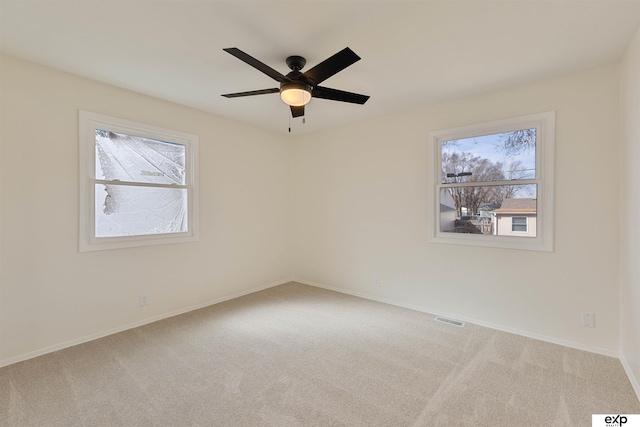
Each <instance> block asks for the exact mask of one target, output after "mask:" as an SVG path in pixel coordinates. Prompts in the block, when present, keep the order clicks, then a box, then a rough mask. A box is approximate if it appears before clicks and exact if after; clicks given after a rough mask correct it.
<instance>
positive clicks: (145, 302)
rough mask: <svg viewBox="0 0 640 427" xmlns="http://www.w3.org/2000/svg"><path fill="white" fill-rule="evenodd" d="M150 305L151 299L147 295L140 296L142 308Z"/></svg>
mask: <svg viewBox="0 0 640 427" xmlns="http://www.w3.org/2000/svg"><path fill="white" fill-rule="evenodd" d="M145 305H149V297H148V296H147V295H140V307H144V306H145Z"/></svg>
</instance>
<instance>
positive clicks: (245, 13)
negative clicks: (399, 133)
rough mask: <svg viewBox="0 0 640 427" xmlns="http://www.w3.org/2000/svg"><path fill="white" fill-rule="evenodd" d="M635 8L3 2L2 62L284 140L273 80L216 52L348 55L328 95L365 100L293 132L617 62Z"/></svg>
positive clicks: (269, 56) (194, 0)
mask: <svg viewBox="0 0 640 427" xmlns="http://www.w3.org/2000/svg"><path fill="white" fill-rule="evenodd" d="M639 22H640V0H622V1H620V0H598V1H586V0H551V1H541V0H524V1H523V0H501V1H489V0H473V1H456V0H432V1H367V0H360V1H330V0H324V1H305V0H296V1H268V0H263V1H254V2H248V1H238V0H236V1H203V0H172V1H158V0H129V1H126V0H120V1H110V0H76V1H68V0H67V1H59V0H38V1H32V0H0V43H1V44H0V47H1V51H2V53H5V54H8V55H11V56H15V57H18V58H22V59H26V60H29V61H33V62H37V63H41V64H44V65H48V66H51V67H54V68H58V69H61V70H65V71H68V72H71V73H74V74H78V75H81V76H85V77H89V78H92V79H95V80H99V81H102V82H106V83H110V84H113V85H116V86H120V87H123V88H126V89H130V90H133V91H136V92H140V93H143V94H148V95H152V96H155V97H158V98H162V99H166V100H170V101H174V102H177V103H180V104H184V105H188V106H191V107H194V108H198V109H201V110H205V111H208V112H211V113H214V114H217V115H220V116H224V117H228V118H232V119H236V120H240V121H243V122H246V123H251V124H253V125H256V126H260V127H263V128H267V129H272V130H274V131H276V132H280V133H286V132H287V128H288V125H289V110H288V107H287V106H285V105H284V104H283V103H282V101H280V98H279V96H278V95H277V94H269V95H260V96H252V97H244V98H235V99H227V98H223V97H221V96H220V95H221V94H223V93H230V92H242V91H247V90H254V89H265V88H271V87H277V86H278V83H277V82H275V81H274V80H272V79H271V78H269V77H268V76H266V75H264V74H262V73H261V72H259V71H258V70H256V69H254V68H252V67H250V66H249V65H247V64H245V63H243V62H242V61H240V60H239V59H237V58H235V57H233V56H231V55H229V54H228V53H226V52H224V51H223V50H222V49H223V48H225V47H237V48H239V49H241V50H243V51H245V52H246V53H248V54H249V55H252V56H254V57H255V58H257V59H259V60H260V61H262V62H264V63H266V64H267V65H269V66H270V67H272V68H274V69H276V70H278V71H280V72H281V73H283V74H286V73H287V72H288V71H289V69H288V68H287V66H286V64H285V62H284V60H285V58H286V57H287V56H289V55H301V56H304V57H305V58H306V59H307V66H306V67H305V69H304V70H303V71H305V70H307V69H310V68H311V67H313V66H314V65H315V64H317V63H319V62H321V61H322V60H324V59H326V58H327V57H329V56H331V55H333V54H334V53H336V52H338V51H340V50H342V49H343V48H344V47H347V46H348V47H350V48H351V49H352V50H354V51H355V52H356V53H357V54H358V55H359V56H360V57H361V58H362V60H360V61H359V62H357V63H355V64H354V65H352V66H350V67H348V68H346V69H345V70H343V71H341V72H340V73H338V74H336V75H335V76H333V77H331V78H329V79H328V80H326V81H325V82H323V84H322V85H323V86H326V87H332V88H336V89H341V90H346V91H350V92H357V93H362V94H366V95H370V96H371V99H369V101H368V102H367V103H366V104H365V105H363V106H361V105H355V104H347V103H341V102H335V101H328V100H324V99H313V100H312V101H311V103H310V104H309V105H307V108H306V124H304V125H303V124H302V122H301V119H295V120H292V123H293V132H294V134H300V133H306V132H313V131H318V130H322V129H326V128H328V127H334V126H340V125H344V124H348V123H352V122H356V121H361V120H365V119H370V118H375V117H379V116H383V115H388V114H393V113H395V112H399V111H402V110H405V109H411V108H418V107H422V106H426V105H430V104H434V103H438V102H443V101H448V100H453V99H456V98H460V97H464V96H468V95H473V94H478V93H482V92H486V91H491V90H496V89H499V88H503V87H508V86H512V85H516V84H521V83H526V82H529V81H535V80H539V79H543V78H546V77H551V76H554V75H559V74H563V73H568V72H573V71H577V70H581V69H587V68H590V67H595V66H598V65H600V64H606V63H611V62H615V61H618V60H619V59H620V58H621V56H622V54H623V52H624V50H625V48H626V46H627V44H628V42H629V40H630V39H631V36H632V35H633V33H634V31H635V29H636V28H637V27H638V23H639Z"/></svg>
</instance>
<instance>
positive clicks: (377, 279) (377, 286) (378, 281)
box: [373, 277, 380, 288]
mask: <svg viewBox="0 0 640 427" xmlns="http://www.w3.org/2000/svg"><path fill="white" fill-rule="evenodd" d="M373 284H374V286H375V287H376V288H379V287H380V278H379V277H376V278H375V280H374V281H373Z"/></svg>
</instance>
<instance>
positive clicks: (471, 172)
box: [427, 112, 555, 251]
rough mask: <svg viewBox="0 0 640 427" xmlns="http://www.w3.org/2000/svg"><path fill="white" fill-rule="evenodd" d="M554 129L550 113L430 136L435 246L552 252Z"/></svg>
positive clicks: (431, 237) (431, 219)
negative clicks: (518, 221)
mask: <svg viewBox="0 0 640 427" xmlns="http://www.w3.org/2000/svg"><path fill="white" fill-rule="evenodd" d="M554 128H555V114H554V113H553V112H548V113H541V114H534V115H530V116H524V117H518V118H513V119H506V120H499V121H495V122H491V123H484V124H479V125H471V126H465V127H461V128H455V129H447V130H442V131H435V132H431V133H430V134H429V144H430V153H432V155H433V165H434V172H433V173H432V174H430V175H429V187H428V188H429V190H428V191H429V199H430V201H431V204H432V209H433V210H432V211H431V212H433V214H432V215H429V217H428V219H427V220H428V222H429V229H430V234H429V237H430V241H431V242H434V243H449V244H463V245H472V246H490V247H503V248H514V249H531V250H542V251H551V250H553V205H552V204H553V154H554V153H553V145H554V134H555V129H554ZM505 201H506V202H505ZM513 216H520V217H523V216H524V217H526V218H527V221H528V222H527V226H526V227H527V230H526V232H522V231H513V230H512V227H511V217H513ZM505 220H507V221H509V222H508V223H507V224H509V225H508V228H506V229H505V225H506V224H504V221H505ZM499 221H502V222H501V223H500V224H502V225H500V226H498V222H499ZM531 224H533V225H531ZM516 228H520V227H516Z"/></svg>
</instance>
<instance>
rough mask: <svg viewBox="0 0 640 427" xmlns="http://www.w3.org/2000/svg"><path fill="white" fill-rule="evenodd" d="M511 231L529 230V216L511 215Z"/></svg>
mask: <svg viewBox="0 0 640 427" xmlns="http://www.w3.org/2000/svg"><path fill="white" fill-rule="evenodd" d="M511 231H522V232H525V233H526V232H527V217H526V216H514V217H511Z"/></svg>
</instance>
